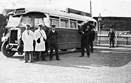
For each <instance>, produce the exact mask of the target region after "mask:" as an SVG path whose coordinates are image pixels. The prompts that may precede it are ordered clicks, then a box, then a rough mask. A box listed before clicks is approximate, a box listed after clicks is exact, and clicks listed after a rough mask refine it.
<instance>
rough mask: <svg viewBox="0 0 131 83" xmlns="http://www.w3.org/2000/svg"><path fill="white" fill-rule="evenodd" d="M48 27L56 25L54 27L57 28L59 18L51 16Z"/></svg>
mask: <svg viewBox="0 0 131 83" xmlns="http://www.w3.org/2000/svg"><path fill="white" fill-rule="evenodd" d="M50 25H56V27H59V18H58V17H54V16H51V17H50Z"/></svg>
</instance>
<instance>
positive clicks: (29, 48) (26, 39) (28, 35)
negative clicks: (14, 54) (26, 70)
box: [22, 24, 34, 63]
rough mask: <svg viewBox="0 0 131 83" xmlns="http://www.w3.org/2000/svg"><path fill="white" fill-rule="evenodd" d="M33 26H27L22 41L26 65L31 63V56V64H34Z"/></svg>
mask: <svg viewBox="0 0 131 83" xmlns="http://www.w3.org/2000/svg"><path fill="white" fill-rule="evenodd" d="M30 27H31V25H30V24H26V30H25V31H24V32H23V33H22V41H23V43H24V52H25V63H26V62H28V61H29V55H30V56H31V59H30V60H31V62H33V40H34V38H33V31H31V30H30Z"/></svg>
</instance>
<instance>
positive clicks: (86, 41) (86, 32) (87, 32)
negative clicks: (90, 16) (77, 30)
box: [79, 24, 90, 57]
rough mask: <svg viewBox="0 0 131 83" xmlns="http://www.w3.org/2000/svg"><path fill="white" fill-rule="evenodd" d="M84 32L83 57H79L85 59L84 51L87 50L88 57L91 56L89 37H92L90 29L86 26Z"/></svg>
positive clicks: (82, 40) (82, 42)
mask: <svg viewBox="0 0 131 83" xmlns="http://www.w3.org/2000/svg"><path fill="white" fill-rule="evenodd" d="M82 27H83V30H82V31H81V55H80V56H79V57H84V50H85V48H86V52H87V57H89V56H90V48H89V36H90V27H89V25H87V24H86V26H85V25H83V26H82Z"/></svg>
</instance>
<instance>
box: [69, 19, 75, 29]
mask: <svg viewBox="0 0 131 83" xmlns="http://www.w3.org/2000/svg"><path fill="white" fill-rule="evenodd" d="M70 28H76V21H75V20H70Z"/></svg>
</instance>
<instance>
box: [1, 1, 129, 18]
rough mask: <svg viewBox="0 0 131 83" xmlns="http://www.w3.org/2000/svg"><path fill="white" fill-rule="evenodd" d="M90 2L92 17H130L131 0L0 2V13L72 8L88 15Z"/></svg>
mask: <svg viewBox="0 0 131 83" xmlns="http://www.w3.org/2000/svg"><path fill="white" fill-rule="evenodd" d="M90 1H91V3H92V15H93V16H99V15H100V14H101V16H103V17H104V16H115V17H131V9H130V8H131V0H0V12H1V11H2V9H3V8H17V7H26V6H30V7H31V6H35V7H38V6H39V7H48V8H52V9H59V10H66V8H73V9H77V10H81V11H84V12H88V13H90Z"/></svg>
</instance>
